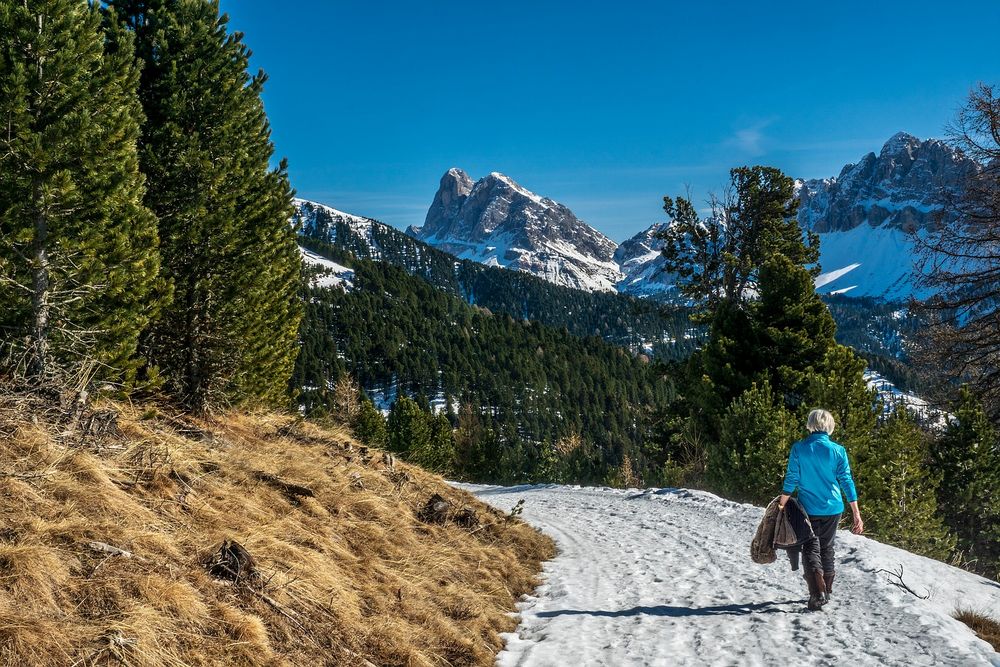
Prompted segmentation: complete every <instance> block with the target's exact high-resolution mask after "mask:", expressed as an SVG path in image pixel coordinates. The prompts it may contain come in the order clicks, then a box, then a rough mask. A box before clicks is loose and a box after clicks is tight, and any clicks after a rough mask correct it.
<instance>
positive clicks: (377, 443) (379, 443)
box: [351, 400, 389, 448]
mask: <svg viewBox="0 0 1000 667" xmlns="http://www.w3.org/2000/svg"><path fill="white" fill-rule="evenodd" d="M351 428H352V429H353V431H354V435H355V436H356V437H357V438H358V440H360V441H361V442H363V443H364V444H366V445H368V446H369V447H379V448H382V447H385V446H386V443H387V442H388V438H389V434H388V431H387V430H386V425H385V417H383V416H382V413H381V412H379V411H378V409H377V408H376V407H375V404H374V403H372V402H371V401H369V400H362V401H361V407H360V409H359V410H358V413H357V415H355V417H354V422H353V423H352V424H351Z"/></svg>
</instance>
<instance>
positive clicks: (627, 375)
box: [292, 256, 672, 482]
mask: <svg viewBox="0 0 1000 667" xmlns="http://www.w3.org/2000/svg"><path fill="white" fill-rule="evenodd" d="M337 259H338V261H340V262H342V263H345V264H348V265H350V266H351V268H353V269H354V271H355V275H354V281H353V283H354V285H353V288H352V289H350V290H348V291H344V290H342V289H340V288H313V287H308V288H306V296H307V298H306V301H307V312H306V317H305V320H304V322H303V325H302V350H301V354H300V356H299V359H298V363H297V364H296V368H295V373H294V376H293V379H292V383H293V385H294V386H295V387H300V388H303V387H304V388H305V389H302V392H301V403H302V405H303V406H304V407H305V408H306V410H307V412H308V413H317V412H320V413H321V412H322V411H323V409H324V408H325V407H326V406H329V405H330V404H331V402H332V401H333V399H334V397H333V392H332V391H331V390H330V388H331V387H333V386H334V385H336V383H337V382H338V380H340V379H341V378H342V377H344V376H345V375H348V376H350V377H351V378H353V379H354V380H356V381H357V382H358V383H359V384H360V385H361V386H362V387H364V388H365V389H366V390H367V391H368V392H369V393H378V394H380V395H382V396H385V397H387V398H388V401H387V402H388V403H391V402H393V401H395V399H396V398H397V397H401V396H408V397H415V398H416V399H417V402H418V403H421V404H423V405H424V406H425V407H426V406H428V404H429V402H430V401H431V400H434V399H437V400H438V401H439V402H443V404H444V406H445V407H446V408H447V410H448V411H449V413H450V414H449V417H450V419H451V421H452V422H453V425H455V426H459V421H460V415H459V413H460V412H461V411H462V408H464V410H465V412H466V413H467V414H468V413H469V411H470V410H471V412H472V413H475V415H476V420H477V421H478V422H480V426H481V428H482V430H483V432H489V433H491V434H493V436H492V437H494V439H499V445H502V447H504V448H506V449H510V450H517V451H520V452H521V453H520V454H514V459H515V460H512V461H511V462H510V465H509V466H507V468H508V469H505V470H503V471H502V473H500V477H501V478H503V479H510V480H511V481H524V480H525V479H529V478H536V477H537V474H536V473H537V470H536V469H537V467H538V463H539V461H541V459H542V458H544V456H546V455H547V452H546V451H545V450H546V448H548V449H551V448H552V447H553V446H555V444H556V443H559V442H560V441H564V440H567V439H574V438H578V439H580V440H581V441H582V444H583V445H584V446H585V448H586V450H587V452H588V454H587V459H588V460H587V461H586V463H585V464H582V466H583V467H582V469H581V470H580V471H579V472H580V475H579V477H578V478H577V479H576V480H575V481H579V482H599V481H603V480H604V479H605V477H606V475H607V474H608V471H609V470H610V469H611V468H614V467H616V466H620V465H621V463H622V460H623V457H624V456H625V455H626V454H628V455H629V456H630V457H632V459H633V460H636V461H638V462H640V463H637V465H641V461H642V460H643V455H642V449H643V447H644V445H645V444H646V442H647V440H648V439H649V433H650V429H651V428H652V423H653V418H654V416H655V415H657V414H658V413H660V412H662V411H663V409H664V408H665V407H666V405H667V404H668V402H669V400H670V397H671V392H672V385H671V383H670V381H669V378H667V377H665V376H664V367H663V366H662V365H658V364H654V363H651V362H649V361H648V360H647V359H645V358H643V357H639V356H637V355H634V354H632V353H630V352H629V351H628V350H626V349H624V348H622V347H619V346H615V345H611V344H609V343H607V342H606V341H604V340H602V339H601V338H599V337H597V336H590V337H578V336H574V335H572V334H570V333H568V332H566V331H565V330H563V329H559V328H554V327H549V326H545V325H543V324H541V323H539V322H537V321H531V320H523V319H514V318H513V317H511V316H510V315H508V314H505V313H502V312H491V311H490V310H488V309H486V308H482V307H479V306H473V305H470V304H468V303H466V302H465V301H464V300H462V299H460V298H458V297H457V296H454V295H451V294H448V293H446V292H444V291H442V290H440V289H437V288H435V287H432V286H431V285H430V284H429V283H428V282H426V281H425V280H423V279H421V278H417V277H414V276H411V275H409V274H408V273H407V272H406V271H404V270H403V269H401V268H399V267H396V266H393V265H391V264H386V263H382V262H372V261H367V260H351V259H349V258H346V257H344V256H340V257H338V258H337ZM497 454H498V455H499V454H500V452H497ZM508 456H509V454H508ZM519 459H523V460H519Z"/></svg>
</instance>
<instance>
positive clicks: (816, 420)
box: [806, 409, 836, 435]
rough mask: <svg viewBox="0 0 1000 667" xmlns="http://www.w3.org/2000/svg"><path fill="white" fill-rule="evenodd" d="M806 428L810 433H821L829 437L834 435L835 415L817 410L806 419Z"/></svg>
mask: <svg viewBox="0 0 1000 667" xmlns="http://www.w3.org/2000/svg"><path fill="white" fill-rule="evenodd" d="M806 428H807V429H808V430H809V432H810V433H816V432H817V431H821V432H823V433H826V434H827V435H833V429H834V428H836V424H835V423H834V421H833V415H831V414H830V413H829V412H827V411H826V410H821V409H816V410H813V411H812V412H810V413H809V418H808V419H806Z"/></svg>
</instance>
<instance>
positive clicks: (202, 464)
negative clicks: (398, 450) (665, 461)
mask: <svg viewBox="0 0 1000 667" xmlns="http://www.w3.org/2000/svg"><path fill="white" fill-rule="evenodd" d="M0 436H2V437H0V500H2V502H0V664H5V665H6V664H10V665H15V664H16V665H22V664H23V665H36V666H38V667H49V666H53V667H54V666H56V665H58V666H64V665H79V666H81V667H82V666H84V665H105V664H127V665H136V666H141V667H147V666H148V667H174V666H180V665H191V666H196V667H200V666H209V665H234V664H238V665H249V666H254V665H287V666H292V665H295V666H299V665H367V666H369V667H370V665H372V664H375V665H385V666H389V667H391V666H395V665H399V666H403V665H406V666H407V667H413V666H418V665H428V666H432V665H433V666H438V665H491V664H493V660H494V656H495V653H496V651H497V650H499V648H500V647H501V644H502V642H501V639H500V636H499V633H501V632H506V631H510V630H512V629H513V627H514V625H515V623H516V621H515V620H514V619H513V618H512V617H511V616H510V615H509V612H510V611H512V610H513V609H514V602H515V600H516V599H517V598H518V597H519V596H520V595H522V594H523V593H527V592H529V591H530V590H531V589H532V588H533V587H534V586H535V585H536V583H537V582H536V575H537V573H538V571H539V569H540V563H541V561H543V560H545V559H547V558H550V557H551V556H552V554H553V545H552V543H551V541H550V540H549V539H548V538H545V537H544V536H542V535H540V534H539V533H538V532H537V531H535V530H533V529H531V528H530V527H529V526H527V525H525V524H524V523H522V522H520V521H516V520H515V521H506V520H505V519H504V518H503V517H502V516H501V515H499V514H498V513H496V512H494V511H493V510H490V509H489V508H488V507H486V506H485V505H483V504H482V503H480V502H478V501H477V500H476V499H475V498H473V497H471V496H470V495H469V494H466V493H464V492H462V491H460V490H457V489H454V488H451V487H449V486H448V485H447V484H445V483H444V482H443V481H442V480H441V479H440V478H438V477H436V476H434V475H431V474H429V473H427V472H425V471H423V470H420V469H418V468H414V467H410V466H407V465H405V464H401V463H397V462H395V461H394V460H393V459H392V458H391V457H384V456H383V454H382V453H381V452H375V451H369V450H367V449H366V448H363V447H361V446H360V445H359V444H358V443H357V442H355V441H354V440H353V439H352V438H351V436H350V434H349V433H347V432H346V431H344V430H343V429H326V428H321V427H319V426H317V425H314V424H310V423H308V422H304V421H302V420H300V419H298V418H296V417H294V416H290V415H281V414H273V413H265V412H254V413H232V414H228V415H224V416H216V417H214V418H212V419H195V418H192V417H190V416H185V415H178V414H173V413H171V412H170V411H169V410H168V409H165V408H163V407H162V406H156V407H150V406H130V405H118V404H112V403H105V404H103V405H100V406H96V407H90V406H87V407H83V406H81V405H80V404H79V402H74V400H73V398H72V396H69V397H67V396H64V395H59V394H52V395H51V396H39V395H29V394H26V393H24V392H21V393H18V392H16V391H3V392H0ZM435 494H437V495H438V496H439V497H440V498H441V499H442V500H443V501H444V502H446V503H447V504H448V506H449V507H450V508H453V510H455V512H454V513H453V514H451V515H449V516H448V517H446V518H440V520H438V519H435V521H432V522H430V523H428V522H424V521H421V520H419V519H418V518H417V515H418V513H419V512H420V511H421V510H422V509H423V508H425V507H426V506H427V502H428V500H429V499H430V498H431V497H433V496H434V495H435ZM466 509H468V510H469V512H471V516H470V515H469V514H468V513H465V514H461V513H460V512H459V510H461V511H464V510H466ZM226 545H229V547H228V548H229V550H228V551H227V550H225V549H223V547H224V546H226ZM244 553H245V554H246V555H248V556H249V557H250V558H251V559H252V561H246V560H240V558H242V554H244ZM233 554H238V555H239V556H238V557H237V556H234V555H233ZM251 562H252V567H251V566H249V565H248V563H251ZM234 567H237V568H242V569H241V570H240V574H239V576H231V573H229V570H227V568H229V569H233V568H234ZM248 567H251V570H252V576H245V575H247V574H248V570H247V568H248Z"/></svg>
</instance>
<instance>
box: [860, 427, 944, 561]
mask: <svg viewBox="0 0 1000 667" xmlns="http://www.w3.org/2000/svg"><path fill="white" fill-rule="evenodd" d="M928 455H929V452H928V443H927V437H926V435H925V434H924V433H923V432H921V430H920V428H919V427H918V426H917V425H916V423H915V422H914V421H913V418H912V417H910V416H909V414H907V413H906V410H905V408H898V409H897V410H896V411H895V412H893V413H892V414H891V415H890V416H889V417H888V418H887V419H885V420H884V421H883V422H882V423H880V424H879V426H878V428H877V429H876V431H875V435H874V445H873V451H872V452H871V455H870V456H869V457H867V458H866V459H863V460H860V461H859V462H858V467H860V468H862V469H863V470H864V472H865V474H864V475H860V476H859V479H858V480H857V484H858V495H859V499H861V500H862V502H863V506H864V508H865V510H864V511H865V524H866V531H867V532H868V533H870V534H871V535H872V536H873V537H875V538H876V539H879V540H881V541H884V542H888V543H890V544H894V545H896V546H898V547H902V548H904V549H907V550H908V551H913V552H915V553H919V554H922V555H924V556H929V557H931V558H937V559H941V560H943V559H945V558H947V557H948V556H950V555H951V553H952V550H953V549H954V547H955V538H954V537H953V536H952V535H951V534H950V533H949V532H948V530H947V528H946V527H945V525H944V523H943V522H942V520H941V517H940V515H939V514H938V511H937V486H938V479H937V478H936V477H935V476H934V474H932V473H931V471H930V468H929V467H928V465H927V462H928Z"/></svg>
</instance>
